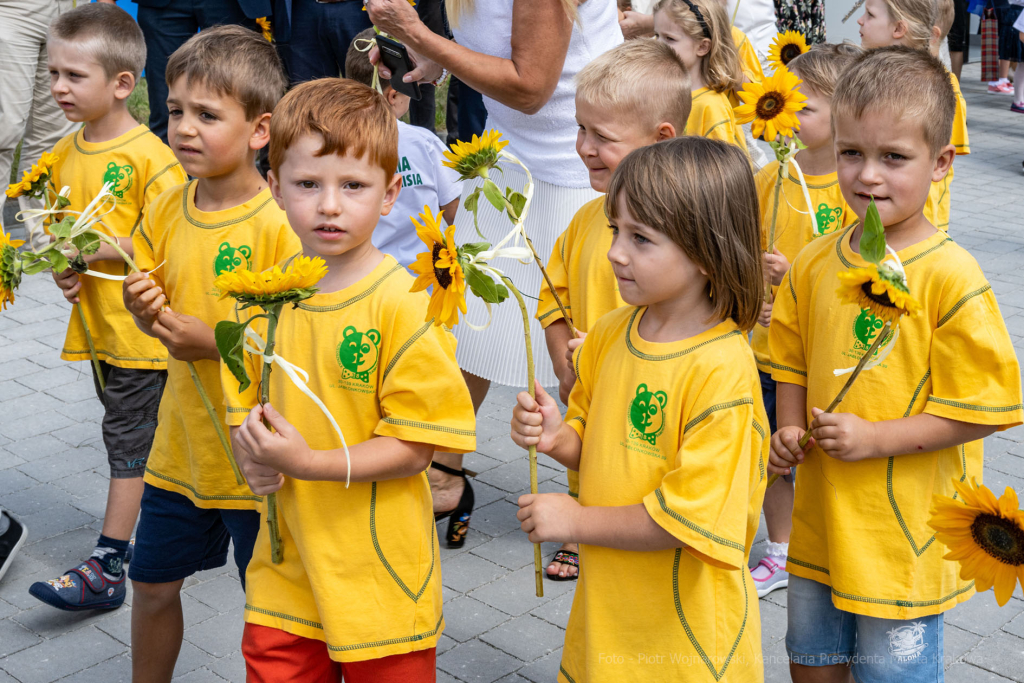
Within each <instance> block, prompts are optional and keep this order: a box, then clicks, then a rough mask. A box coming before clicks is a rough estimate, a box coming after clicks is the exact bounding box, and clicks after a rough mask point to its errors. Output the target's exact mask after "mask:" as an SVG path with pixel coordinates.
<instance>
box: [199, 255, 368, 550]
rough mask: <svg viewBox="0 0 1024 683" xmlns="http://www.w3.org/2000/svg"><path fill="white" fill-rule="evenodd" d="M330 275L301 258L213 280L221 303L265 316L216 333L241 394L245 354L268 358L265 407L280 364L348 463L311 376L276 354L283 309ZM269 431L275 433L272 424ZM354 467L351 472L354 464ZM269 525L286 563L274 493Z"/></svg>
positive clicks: (318, 263) (316, 261)
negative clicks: (260, 328)
mask: <svg viewBox="0 0 1024 683" xmlns="http://www.w3.org/2000/svg"><path fill="white" fill-rule="evenodd" d="M326 274H327V265H326V264H325V263H324V260H323V259H321V258H308V257H306V256H297V257H295V258H293V259H292V260H291V261H289V262H288V263H286V264H285V266H284V267H283V268H282V267H281V266H274V267H273V268H270V269H268V270H264V271H261V272H252V271H250V270H245V269H236V270H234V271H231V272H226V273H222V274H221V275H218V276H217V279H216V280H214V281H213V286H214V288H216V289H217V290H218V291H220V298H221V299H226V298H229V297H230V298H232V299H234V300H235V301H237V302H238V310H245V309H247V308H251V307H253V306H259V307H260V308H261V309H263V312H262V313H259V314H257V315H253V316H251V317H249V318H248V319H246V320H245V321H243V322H234V321H232V320H222V321H221V322H219V323H217V326H216V327H215V328H214V331H213V334H214V338H215V340H216V342H217V351H218V352H220V356H221V358H223V359H224V363H225V365H227V367H228V369H229V370H230V371H231V374H232V375H234V376H235V379H237V380H238V383H239V387H238V390H239V391H245V390H246V389H248V388H249V386H250V385H251V384H252V380H251V379H250V378H249V375H248V373H247V372H246V369H245V359H244V353H246V352H248V353H251V354H253V355H257V356H260V357H261V358H262V359H263V369H262V373H261V376H260V384H259V389H260V397H259V400H260V405H263V404H265V403H267V401H269V400H270V373H271V371H272V370H273V367H274V365H277V366H278V367H279V368H280V369H281V370H282V371H283V372H284V373H285V375H286V376H287V377H288V378H289V379H290V380H291V381H292V382H293V383H295V386H297V387H298V388H299V390H301V391H302V392H303V393H304V394H306V396H308V397H309V398H310V399H311V400H312V401H313V402H314V403H315V404H316V405H317V406H318V407H319V408H320V410H322V411H323V412H324V414H325V415H327V418H328V420H329V421H330V422H331V424H332V425H333V427H334V429H335V431H336V432H337V433H338V436H339V437H341V443H342V447H343V448H344V449H345V458H346V460H348V445H347V444H346V443H345V436H344V435H343V434H342V432H341V428H340V427H339V426H338V423H337V422H336V421H335V419H334V417H333V416H332V415H331V414H330V411H329V410H328V409H327V407H326V406H325V405H324V404H323V402H322V401H321V400H320V399H319V398H318V397H317V396H316V394H314V393H313V392H312V391H311V390H310V389H309V388H308V387H307V386H306V382H305V380H304V379H302V378H301V377H300V375H303V376H305V377H307V378H308V375H307V374H306V372H305V371H304V370H302V369H301V368H298V367H296V366H294V365H292V364H291V363H289V362H288V361H286V360H285V359H283V358H282V357H281V356H280V355H278V354H276V353H275V346H276V335H277V325H278V322H279V321H280V318H281V311H282V309H283V308H284V307H285V306H287V305H292V306H294V305H297V304H298V303H299V302H300V301H305V300H306V299H308V298H310V297H311V296H313V295H314V294H316V293H317V291H318V290H317V287H316V284H317V283H318V282H319V281H320V280H321V279H322V278H323V277H324V275H326ZM260 318H264V319H266V321H267V329H266V339H263V338H262V337H260V336H259V335H258V334H257V333H256V332H254V331H253V330H252V329H251V328H250V325H251V324H252V322H253V321H255V320H258V319H260ZM250 342H251V343H250ZM267 427H268V429H269V427H270V425H267ZM229 452H230V451H229ZM231 464H232V468H234V469H235V474H236V477H239V478H240V475H239V474H238V470H237V467H238V466H237V465H236V464H235V462H234V459H233V458H232V460H231ZM349 469H350V474H351V462H350V463H349ZM348 485H349V481H348V479H347V478H346V481H345V486H346V487H347V486H348ZM267 524H268V526H269V527H270V555H271V560H272V561H273V562H274V564H280V563H281V561H282V559H283V558H284V553H283V548H282V545H281V527H280V522H279V513H278V509H277V495H276V494H273V493H271V494H269V495H268V496H267Z"/></svg>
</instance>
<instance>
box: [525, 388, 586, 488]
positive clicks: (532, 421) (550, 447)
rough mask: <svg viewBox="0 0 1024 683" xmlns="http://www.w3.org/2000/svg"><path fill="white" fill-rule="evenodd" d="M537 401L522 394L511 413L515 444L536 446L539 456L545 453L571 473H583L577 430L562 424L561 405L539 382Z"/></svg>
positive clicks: (581, 445) (580, 445)
mask: <svg viewBox="0 0 1024 683" xmlns="http://www.w3.org/2000/svg"><path fill="white" fill-rule="evenodd" d="M535 390H536V393H537V398H536V399H534V398H531V397H530V394H529V393H527V392H525V391H521V392H519V396H517V397H516V398H517V400H518V403H517V404H516V406H515V408H513V409H512V440H513V441H515V442H516V444H517V445H518V446H521V447H523V448H529V447H530V446H536V447H537V452H538V453H545V454H547V455H549V456H551V457H552V458H554V459H555V460H557V461H558V462H560V463H562V464H563V465H565V466H566V467H568V468H569V469H571V470H577V471H578V470H579V469H580V451H582V450H583V442H582V441H581V440H580V435H579V434H577V433H576V430H575V429H573V428H572V427H570V426H569V425H567V424H565V423H564V422H562V414H561V412H559V410H558V405H557V404H556V403H555V400H554V399H553V398H551V396H550V395H549V394H548V392H546V391H544V387H542V386H541V385H540V382H536V384H535Z"/></svg>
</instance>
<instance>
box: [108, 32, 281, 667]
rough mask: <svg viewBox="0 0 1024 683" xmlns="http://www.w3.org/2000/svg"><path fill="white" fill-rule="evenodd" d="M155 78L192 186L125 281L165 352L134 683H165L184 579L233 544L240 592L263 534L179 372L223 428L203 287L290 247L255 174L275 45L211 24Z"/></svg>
mask: <svg viewBox="0 0 1024 683" xmlns="http://www.w3.org/2000/svg"><path fill="white" fill-rule="evenodd" d="M165 73H166V77H167V85H168V88H169V94H168V97H167V105H168V112H169V125H168V131H167V135H168V140H169V141H170V144H171V147H172V149H173V150H174V153H175V155H176V156H177V157H178V159H179V160H180V161H181V164H182V166H183V167H184V168H185V171H186V172H187V173H188V174H189V176H191V177H192V178H194V180H191V181H189V182H188V183H186V184H184V185H179V186H178V187H175V188H173V189H170V190H168V191H166V192H164V193H163V194H162V195H160V197H159V198H158V199H157V200H156V201H155V202H154V203H153V204H152V206H151V207H149V209H148V210H147V212H146V217H145V220H144V221H143V223H142V225H141V226H139V229H138V230H136V232H135V236H134V244H135V253H136V257H135V258H136V261H137V262H138V264H139V267H140V268H142V269H143V270H146V271H151V274H149V275H146V274H134V275H131V276H129V277H128V279H127V280H125V282H124V304H125V305H126V306H127V307H128V309H129V310H130V311H131V313H132V315H133V316H134V317H135V322H136V324H137V325H138V327H139V328H140V329H141V330H142V331H143V332H145V333H146V334H148V335H150V336H152V337H155V338H156V339H159V340H160V342H162V343H163V344H164V345H165V346H166V347H167V350H168V352H169V353H170V356H171V358H170V359H169V360H168V362H167V374H168V379H167V391H166V392H165V393H164V397H163V400H162V401H161V403H160V425H159V427H158V428H157V432H156V438H155V439H154V442H153V450H152V452H151V454H150V458H149V465H148V467H147V469H146V478H145V482H146V490H145V492H144V494H143V497H142V515H141V518H140V520H139V528H138V531H137V532H136V545H135V559H134V560H133V562H132V564H131V567H130V571H129V578H131V580H132V586H133V588H134V591H135V595H134V601H133V603H132V652H133V657H132V675H133V679H134V680H136V681H140V680H141V681H152V680H170V679H171V674H172V672H173V670H174V663H175V660H176V659H177V656H178V650H179V649H180V647H181V638H182V612H181V609H182V608H181V598H180V591H181V586H182V582H183V581H184V580H185V579H186V578H187V577H189V576H191V575H192V574H194V573H196V572H197V571H200V570H204V569H212V568H214V567H221V566H223V565H224V564H225V563H226V562H227V552H228V543H229V541H233V542H234V559H235V564H236V565H237V566H238V571H239V575H240V576H241V578H242V580H243V582H244V580H245V568H246V565H247V564H248V562H249V558H250V557H251V555H252V548H253V543H254V542H255V540H256V533H257V532H258V531H259V523H260V522H259V513H258V512H257V511H256V510H257V509H258V506H259V505H260V497H259V496H257V495H254V494H253V492H252V491H250V490H249V487H248V486H246V485H245V484H244V483H242V484H238V483H236V480H235V476H234V474H233V473H232V470H231V465H230V461H229V460H228V459H229V458H230V457H231V455H230V453H225V450H224V447H223V446H222V445H221V441H220V439H219V437H218V433H217V431H216V429H215V426H214V423H213V421H212V420H211V419H210V415H209V414H208V413H207V412H206V410H205V408H204V407H203V403H202V401H201V399H200V395H199V393H198V389H197V386H196V384H195V382H194V380H193V376H192V373H191V371H192V367H190V366H189V365H188V364H187V362H188V361H191V362H192V364H193V366H194V368H195V372H196V375H197V377H198V381H200V382H201V384H202V387H203V390H204V391H205V392H206V393H207V394H208V396H209V400H210V403H211V404H212V405H213V407H214V408H215V410H216V413H217V420H219V421H220V422H221V423H223V421H224V419H225V417H224V397H223V394H222V393H221V390H220V368H219V366H218V363H219V361H220V355H219V354H218V353H217V347H216V344H215V343H214V338H213V327H214V325H216V324H217V323H218V322H219V321H221V320H226V319H228V318H230V317H231V316H232V315H233V302H232V301H231V300H221V298H220V293H219V292H218V291H217V290H216V289H215V288H214V287H213V281H214V279H215V278H216V277H217V275H219V274H220V273H223V272H225V271H230V270H235V269H242V268H248V269H250V270H253V271H260V270H263V269H265V268H269V267H271V266H273V265H274V264H275V263H278V262H280V261H281V260H282V259H283V258H286V257H287V256H290V255H292V254H295V253H297V252H298V250H299V242H298V239H297V238H296V237H295V235H294V233H292V231H291V230H289V229H288V224H287V222H286V219H285V215H284V212H283V211H281V210H280V209H279V208H278V207H277V205H276V204H274V200H273V197H271V196H270V190H269V189H268V188H267V185H266V183H265V182H264V180H263V178H262V177H261V176H260V174H259V172H258V171H257V170H256V166H255V159H256V154H257V152H258V151H259V150H260V149H261V148H262V147H264V146H265V145H266V144H267V141H268V140H269V137H270V112H271V111H272V110H273V108H274V105H275V104H277V100H278V99H279V98H280V97H281V95H282V94H284V90H285V87H286V86H287V79H286V77H285V74H284V70H283V69H282V67H281V62H280V60H279V59H278V57H277V52H276V51H275V50H274V47H273V46H272V45H271V44H270V43H268V42H267V41H266V40H265V39H264V38H263V37H262V36H260V34H258V33H255V32H253V31H250V30H248V29H245V28H242V27H240V26H216V27H214V28H211V29H205V30H203V31H202V32H200V33H199V34H197V35H195V36H193V37H192V38H190V39H189V40H188V42H186V43H185V44H184V45H182V46H181V47H180V48H178V50H176V51H175V52H174V54H173V55H171V58H170V60H168V62H167V69H166V72H165Z"/></svg>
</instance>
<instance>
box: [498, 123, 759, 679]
mask: <svg viewBox="0 0 1024 683" xmlns="http://www.w3.org/2000/svg"><path fill="white" fill-rule="evenodd" d="M606 211H607V215H608V218H609V222H610V224H611V226H610V227H611V230H612V234H613V239H612V247H611V249H610V250H609V252H608V259H609V261H611V265H612V269H613V270H614V272H615V276H616V279H617V281H618V286H619V292H620V294H621V296H622V298H623V300H624V301H625V302H626V303H627V304H629V305H628V306H624V307H622V308H619V309H616V310H615V311H612V312H611V313H608V314H607V315H605V316H603V317H601V318H600V319H599V320H598V321H597V323H596V324H595V325H594V326H593V327H592V329H591V331H590V333H589V334H588V335H587V337H586V340H585V341H584V342H583V344H582V345H581V346H580V347H579V348H578V349H577V351H576V353H575V355H574V358H573V363H574V366H575V368H576V376H577V380H576V384H575V386H574V387H573V389H572V393H571V394H570V397H569V409H568V413H567V414H566V421H565V422H563V421H562V417H561V415H560V414H559V410H558V406H557V404H556V403H555V400H554V399H553V398H551V397H550V396H549V395H548V394H547V393H545V392H544V390H543V388H541V387H540V385H539V384H538V385H537V387H536V391H537V398H536V400H534V399H532V398H530V395H529V394H528V393H526V392H523V393H520V394H519V397H518V405H517V406H516V407H515V409H514V410H513V418H512V438H513V440H515V442H516V443H517V444H519V445H520V446H523V447H524V448H525V447H528V446H531V445H535V446H537V450H538V451H540V452H542V453H547V454H548V455H550V456H551V457H553V458H554V459H555V460H557V461H559V462H560V463H562V464H563V465H565V466H566V467H568V468H569V469H572V470H577V471H578V472H579V475H580V492H579V501H578V502H577V501H576V500H574V499H573V498H571V497H570V496H568V495H563V494H539V495H526V496H522V497H521V498H520V499H519V506H520V511H519V513H518V517H519V520H520V521H521V523H522V528H523V530H524V531H526V532H527V533H528V534H529V538H530V540H531V541H532V542H534V543H539V542H541V541H558V542H566V541H572V542H577V543H579V544H580V556H581V561H582V564H583V566H585V567H586V571H584V572H582V573H581V574H580V578H579V586H578V587H577V589H576V598H575V601H574V603H573V609H572V613H571V615H570V617H569V625H568V629H567V631H566V637H565V647H564V651H563V655H562V662H561V667H560V673H559V679H558V680H559V681H563V682H568V681H573V680H576V681H584V680H586V681H595V680H633V679H634V678H637V679H639V678H641V677H642V678H643V679H644V680H687V681H706V682H708V683H713V682H714V681H718V680H722V679H723V677H725V680H730V681H760V680H762V676H763V672H762V661H761V634H760V618H759V616H758V611H757V610H758V606H757V599H756V597H755V596H756V591H755V588H754V585H753V581H752V579H751V578H750V572H748V571H746V566H747V564H746V563H747V558H748V556H749V554H750V546H751V544H752V543H753V540H754V534H755V533H756V531H757V525H758V520H759V518H760V513H761V501H762V499H763V497H764V489H765V460H766V458H767V454H768V441H767V424H768V420H767V417H766V415H765V411H764V407H763V404H762V401H761V389H760V383H759V381H758V375H757V368H756V366H755V364H754V359H753V356H752V354H751V351H750V347H749V346H748V345H747V341H746V339H747V335H746V330H749V329H750V327H751V326H752V325H753V324H754V322H755V320H756V319H757V316H758V313H759V311H760V308H761V300H760V289H761V254H760V250H761V242H760V230H759V217H760V213H759V211H758V202H757V195H756V191H755V188H754V182H753V178H752V177H751V174H750V166H749V162H748V161H747V157H746V155H745V154H744V153H743V152H742V151H741V150H739V149H737V148H736V147H735V146H732V145H728V144H725V143H722V142H719V141H715V140H707V139H705V138H700V137H683V138H676V139H673V140H668V141H665V142H659V143H657V144H654V145H651V146H649V147H643V148H640V149H637V150H635V151H633V152H631V153H630V154H629V155H628V156H627V157H626V158H625V159H624V160H623V161H622V163H621V165H620V166H619V167H618V168H617V169H616V171H615V174H614V175H613V176H612V179H611V184H610V186H609V188H608V196H607V199H606ZM637 653H643V655H641V656H638V655H637ZM611 664H614V665H615V666H610V665H611Z"/></svg>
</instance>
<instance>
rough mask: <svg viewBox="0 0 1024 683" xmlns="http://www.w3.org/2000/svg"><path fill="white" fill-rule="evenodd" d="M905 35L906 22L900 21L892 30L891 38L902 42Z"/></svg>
mask: <svg viewBox="0 0 1024 683" xmlns="http://www.w3.org/2000/svg"><path fill="white" fill-rule="evenodd" d="M905 35H907V22H905V21H903V20H902V19H900V20H899V21H897V22H896V26H894V27H893V29H892V37H893V39H895V40H903V36H905Z"/></svg>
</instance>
